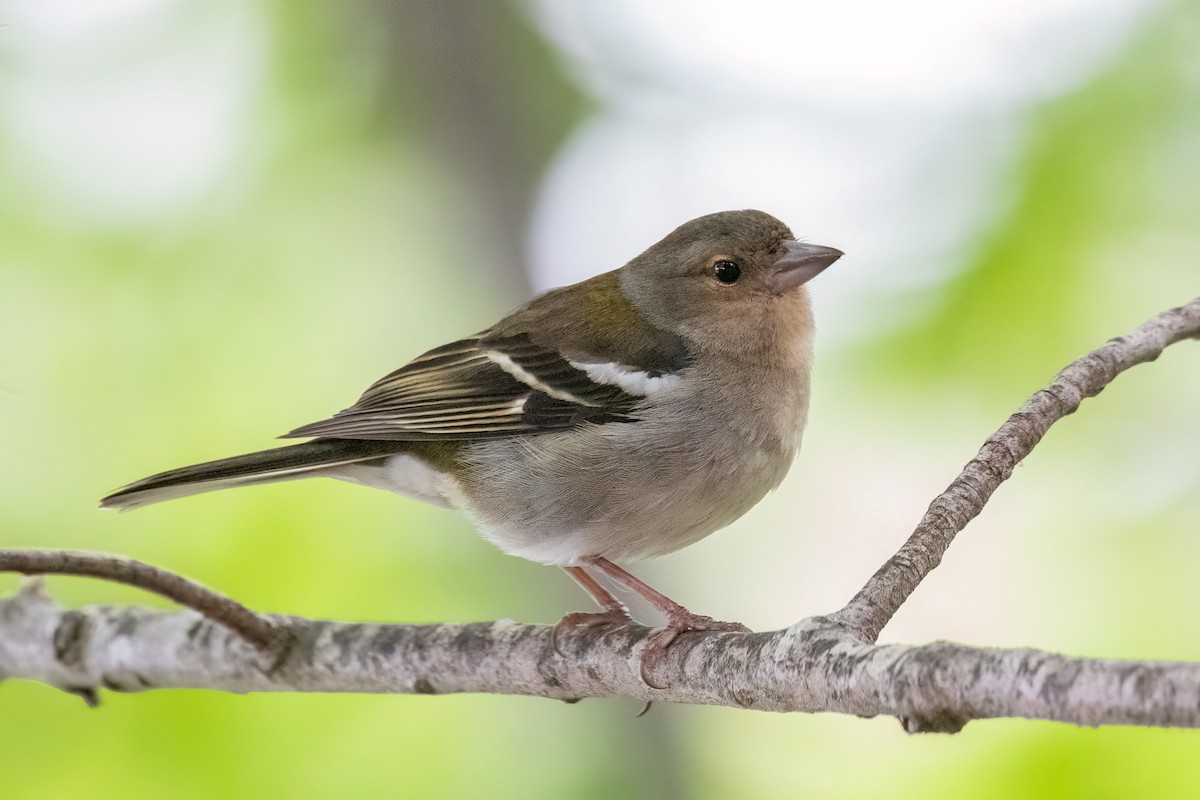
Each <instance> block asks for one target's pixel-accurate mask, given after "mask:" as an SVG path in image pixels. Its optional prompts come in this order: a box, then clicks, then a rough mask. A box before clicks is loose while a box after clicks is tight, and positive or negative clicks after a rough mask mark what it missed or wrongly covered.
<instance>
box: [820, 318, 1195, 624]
mask: <svg viewBox="0 0 1200 800" xmlns="http://www.w3.org/2000/svg"><path fill="white" fill-rule="evenodd" d="M1198 331H1200V297H1198V298H1196V299H1195V300H1192V302H1190V303H1188V304H1187V305H1183V306H1180V307H1178V308H1172V309H1169V310H1167V311H1164V312H1162V313H1161V314H1158V315H1157V316H1154V317H1152V318H1150V319H1149V320H1147V321H1146V322H1145V323H1143V324H1142V325H1140V326H1139V327H1138V328H1137V330H1135V331H1134V332H1133V333H1130V334H1129V335H1127V336H1119V337H1117V338H1115V339H1109V341H1108V343H1107V344H1106V345H1104V346H1103V347H1101V348H1099V349H1097V350H1093V351H1092V352H1090V353H1088V354H1087V355H1086V356H1084V357H1083V358H1080V359H1078V360H1077V361H1074V362H1072V363H1071V364H1069V365H1067V367H1065V368H1064V369H1063V370H1062V371H1061V372H1059V373H1058V375H1057V376H1056V377H1055V379H1054V381H1053V382H1052V383H1051V384H1050V385H1049V386H1047V387H1046V388H1045V389H1041V390H1039V391H1037V392H1034V394H1033V396H1032V397H1030V398H1029V399H1028V400H1026V401H1025V404H1024V405H1023V406H1021V410H1020V411H1018V412H1017V413H1015V414H1013V415H1012V416H1011V417H1009V418H1008V421H1007V422H1005V423H1004V424H1003V425H1001V426H1000V429H999V430H997V431H996V432H995V433H993V434H992V435H991V436H989V437H988V440H987V441H986V442H984V443H983V447H981V448H980V449H979V452H978V453H977V454H976V455H975V458H973V459H971V460H970V461H969V462H967V465H966V466H965V467H963V470H962V472H960V473H959V475H958V477H957V478H955V479H954V481H953V482H952V483H951V484H950V485H949V486H948V487H947V488H946V491H944V492H942V493H941V494H940V495H938V496H937V497H936V498H935V499H934V501H933V503H931V504H930V506H929V510H928V511H926V512H925V516H924V517H923V518H922V519H921V521H920V522H919V523H918V524H917V529H916V530H915V531H913V533H912V535H911V536H909V537H908V541H906V542H905V543H904V546H903V547H901V548H900V550H899V551H898V552H897V553H896V555H894V556H892V557H891V558H890V559H888V561H887V563H885V564H884V565H883V566H882V567H880V568H879V571H878V572H876V573H875V574H874V575H872V576H871V579H870V580H869V581H867V583H866V585H865V586H863V588H862V589H860V590H859V592H858V594H856V595H855V596H854V598H853V599H852V600H851V601H850V602H849V603H848V604H847V605H846V607H845V608H843V609H842V610H841V611H839V612H838V613H837V615H836V616H837V619H838V620H839V621H840V622H843V623H844V624H846V625H847V626H848V627H849V628H850V629H851V630H853V631H855V632H856V633H858V634H859V635H860V636H861V637H862V638H863V639H865V640H866V641H870V642H873V641H875V640H876V639H877V638H878V637H879V633H880V631H882V630H883V627H884V626H885V625H886V624H887V623H888V622H889V621H890V620H891V618H892V617H893V616H894V615H895V614H896V612H897V611H898V610H899V609H900V606H901V605H903V604H904V601H905V600H907V599H908V597H909V595H911V594H912V593H913V592H914V591H915V590H916V588H917V586H918V585H919V584H920V583H921V581H922V580H924V578H925V576H926V575H928V574H929V573H930V572H931V571H932V570H933V568H934V567H936V566H937V565H938V564H939V563H941V560H942V556H943V555H944V554H945V552H946V549H947V548H949V547H950V543H951V542H953V541H954V537H955V536H956V535H957V534H958V532H959V531H961V530H962V529H963V528H965V527H966V526H967V523H968V522H970V521H971V520H973V519H974V518H975V517H976V516H978V514H979V512H980V511H982V510H983V507H984V505H986V504H987V501H988V500H989V499H990V498H991V496H992V492H994V491H996V488H997V487H998V486H999V485H1000V484H1002V483H1004V481H1006V480H1008V479H1009V477H1011V476H1012V473H1013V470H1014V469H1016V466H1017V465H1018V464H1020V463H1021V461H1022V460H1023V459H1024V458H1025V457H1026V456H1028V455H1029V454H1030V453H1031V452H1033V448H1034V447H1035V446H1036V445H1037V443H1038V442H1040V441H1041V440H1042V437H1043V436H1045V435H1046V432H1047V431H1048V430H1050V426H1051V425H1053V424H1054V423H1055V422H1058V421H1059V420H1060V419H1062V418H1063V417H1065V416H1067V415H1068V414H1073V413H1074V412H1075V411H1076V409H1078V408H1079V405H1080V404H1081V403H1082V402H1083V401H1084V400H1085V399H1087V398H1089V397H1095V396H1096V395H1098V394H1100V392H1101V391H1102V390H1103V389H1104V387H1105V386H1108V384H1110V383H1112V382H1113V380H1114V379H1115V378H1116V377H1117V376H1118V375H1120V374H1121V373H1122V372H1124V371H1125V370H1127V369H1129V368H1131V367H1135V366H1137V365H1138V364H1144V363H1146V362H1147V361H1154V360H1155V359H1156V358H1158V356H1159V354H1160V353H1162V351H1163V350H1165V349H1166V348H1167V347H1168V346H1170V345H1172V344H1175V343H1176V342H1179V341H1182V340H1184V339H1188V338H1194V337H1197V336H1200V333H1198Z"/></svg>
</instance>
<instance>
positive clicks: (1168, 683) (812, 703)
mask: <svg viewBox="0 0 1200 800" xmlns="http://www.w3.org/2000/svg"><path fill="white" fill-rule="evenodd" d="M289 628H290V630H291V631H292V633H293V635H294V637H295V638H294V642H295V643H294V645H293V647H292V648H291V649H290V650H289V651H288V653H287V655H286V656H285V657H284V658H283V659H282V660H279V661H278V662H276V663H271V659H269V658H265V657H264V654H263V652H262V651H261V650H260V649H259V648H256V647H253V646H251V645H249V644H247V643H246V642H245V640H243V639H241V638H240V637H238V636H237V635H236V634H234V633H232V632H231V631H229V630H227V629H225V628H223V627H221V626H218V625H215V624H214V623H212V622H211V621H209V620H207V619H205V618H204V617H202V616H200V615H199V614H197V613H195V612H193V611H179V612H161V611H150V610H146V609H140V608H115V607H103V606H93V607H89V608H84V609H81V610H67V609H64V608H62V607H61V606H59V605H58V604H56V603H55V602H54V601H53V600H51V599H50V598H48V597H46V596H45V595H44V594H42V593H40V592H38V591H25V592H22V593H21V594H19V595H17V596H16V597H13V598H10V599H7V600H3V601H0V678H28V679H31V680H36V681H41V682H44V683H49V684H51V685H54V686H58V687H60V688H63V689H66V690H68V691H71V692H74V693H76V694H80V695H82V696H83V697H85V698H94V697H95V692H96V690H97V689H98V688H101V687H103V688H107V689H112V690H117V691H144V690H148V689H160V688H205V689H219V690H224V691H230V692H272V691H298V692H368V693H393V694H450V693H458V692H488V693H496V694H520V695H533V696H538V697H551V698H558V699H562V700H575V699H579V698H584V697H609V696H614V695H621V696H628V697H634V698H639V699H644V700H666V701H674V702H681V703H703V704H707V705H725V706H734V707H739V708H751V709H759V710H763V711H834V712H842V713H847V714H857V715H860V716H876V715H881V714H885V715H890V716H895V717H898V718H899V719H900V720H901V721H902V722H903V723H904V725H905V727H906V729H907V730H909V731H911V732H930V731H940V732H953V731H957V730H958V729H960V728H961V727H962V726H963V725H964V724H965V723H966V722H968V721H969V720H972V719H982V718H991V717H1026V718H1030V719H1049V720H1060V721H1063V722H1070V723H1075V724H1078V725H1103V724H1129V725H1133V724H1136V725H1160V726H1188V727H1197V726H1200V665H1197V664H1171V663H1140V662H1129V661H1103V660H1096V659H1078V658H1067V657H1064V656H1059V655H1054V654H1051V653H1044V652H1040V651H1037V650H991V649H984V648H974V647H966V646H963V645H958V644H951V643H946V642H937V643H934V644H929V645H923V646H904V645H888V646H875V645H869V644H866V643H864V642H861V641H858V640H857V639H856V638H855V637H854V636H853V635H851V634H849V633H848V632H847V631H846V630H845V629H844V628H842V627H841V626H839V625H838V624H837V623H835V622H834V621H832V620H831V619H829V618H814V619H806V620H803V621H801V622H800V623H797V624H796V625H794V626H792V627H790V628H787V629H785V630H782V631H776V632H773V633H753V634H745V633H687V634H683V635H682V636H680V638H679V639H678V640H677V642H676V643H675V644H673V645H672V646H671V648H670V649H669V650H668V661H667V663H666V665H665V668H666V669H665V670H664V671H665V672H666V674H664V675H659V676H655V677H656V678H658V679H660V680H661V682H662V683H664V684H666V685H667V688H666V689H654V688H651V687H650V686H648V685H646V684H645V683H643V682H642V680H641V678H640V677H639V671H638V652H639V646H640V644H641V642H642V641H643V640H644V639H645V637H646V636H647V634H648V633H649V629H648V628H644V627H641V626H638V625H623V626H617V627H608V628H590V629H589V628H581V629H579V630H578V631H577V633H576V635H573V636H572V637H571V638H570V640H569V641H568V642H566V643H565V647H564V652H563V653H561V654H560V653H558V652H556V651H555V650H554V648H553V647H552V646H551V643H550V631H551V629H550V628H548V627H546V626H537V625H522V624H518V623H515V622H507V621H501V622H487V623H477V624H471V625H374V624H350V623H341V622H320V621H312V620H299V619H294V620H290V621H289ZM655 682H656V683H657V682H659V680H656V681H655Z"/></svg>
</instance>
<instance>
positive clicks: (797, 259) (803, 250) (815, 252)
mask: <svg viewBox="0 0 1200 800" xmlns="http://www.w3.org/2000/svg"><path fill="white" fill-rule="evenodd" d="M783 248H784V249H783V255H781V256H779V258H777V259H776V260H775V265H774V267H775V274H774V276H773V281H774V284H775V291H776V292H778V293H779V294H783V293H784V292H790V291H791V290H792V289H795V288H796V287H797V286H803V285H804V284H806V283H808V282H809V281H811V280H812V279H813V278H815V277H817V276H818V275H820V274H821V272H822V271H823V270H824V269H825V268H826V267H828V266H829V265H830V264H832V263H833V262H835V261H837V260H838V259H839V258H841V257H842V251H841V250H835V249H833V248H832V247H822V246H821V245H819V244H808V243H807V242H784V243H783Z"/></svg>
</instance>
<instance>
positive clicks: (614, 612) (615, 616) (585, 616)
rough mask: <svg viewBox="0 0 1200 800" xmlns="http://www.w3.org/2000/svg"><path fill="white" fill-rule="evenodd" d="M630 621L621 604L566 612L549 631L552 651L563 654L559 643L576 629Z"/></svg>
mask: <svg viewBox="0 0 1200 800" xmlns="http://www.w3.org/2000/svg"><path fill="white" fill-rule="evenodd" d="M631 622H633V617H631V616H629V611H627V610H626V609H625V608H624V607H623V606H622V607H617V608H606V609H605V610H603V611H576V612H574V613H572V614H567V615H566V616H565V617H563V618H562V619H560V620H559V621H558V624H557V625H555V626H554V630H553V631H551V632H550V644H551V646H552V647H553V648H554V652H556V653H558V654H559V655H560V656H561V655H565V654H564V653H563V651H562V648H561V647H560V646H559V645H560V644H561V643H562V640H563V637H564V636H570V635H571V634H573V633H574V632H575V630H576V629H578V628H594V627H596V626H597V625H626V624H628V623H631Z"/></svg>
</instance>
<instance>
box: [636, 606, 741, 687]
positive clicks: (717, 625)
mask: <svg viewBox="0 0 1200 800" xmlns="http://www.w3.org/2000/svg"><path fill="white" fill-rule="evenodd" d="M688 631H721V632H725V633H750V629H749V628H747V627H746V626H745V625H743V624H742V623H740V622H721V621H720V620H715V619H713V618H712V617H705V616H703V615H700V614H693V613H692V612H690V611H688V610H687V609H686V608H684V607H683V606H676V608H673V609H671V610H669V611H667V624H666V625H665V626H663V627H661V628H657V629H655V630H654V632H653V633H651V634H650V635H649V636H648V637H647V638H646V643H645V644H644V645H642V661H641V674H642V682H643V683H645V684H646V685H647V686H649V687H650V688H651V689H666V688H667V684H665V683H664V684H658V683H655V682H654V681H652V680H650V675H651V674H653V672H654V671H655V669H657V668H658V667H659V666H660V665H661V664H662V663H663V662H664V661H666V658H667V647H669V646H670V644H671V643H672V642H674V641H675V639H676V637H678V636H679V634H681V633H687V632H688Z"/></svg>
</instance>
